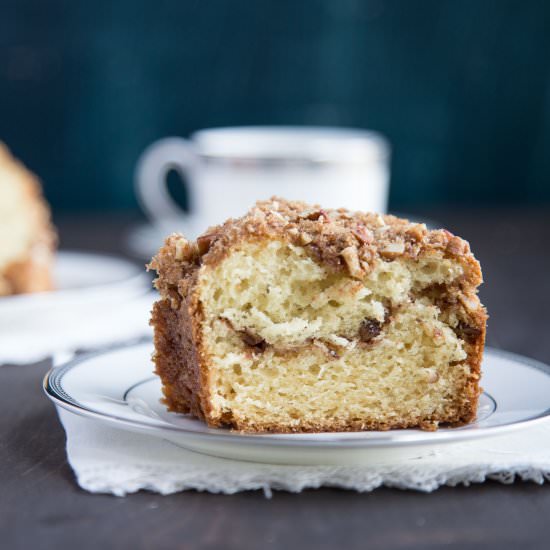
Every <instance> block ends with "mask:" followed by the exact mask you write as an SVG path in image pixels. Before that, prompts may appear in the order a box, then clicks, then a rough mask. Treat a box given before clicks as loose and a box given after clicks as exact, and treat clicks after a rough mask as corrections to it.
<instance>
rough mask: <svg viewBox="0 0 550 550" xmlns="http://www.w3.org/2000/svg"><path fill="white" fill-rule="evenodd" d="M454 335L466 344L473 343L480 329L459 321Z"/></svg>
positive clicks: (478, 335)
mask: <svg viewBox="0 0 550 550" xmlns="http://www.w3.org/2000/svg"><path fill="white" fill-rule="evenodd" d="M455 332H456V335H457V336H458V337H459V338H460V339H461V340H464V341H465V342H468V344H475V342H476V340H477V339H478V338H479V337H480V336H481V329H480V328H477V327H473V326H471V325H468V324H466V323H464V322H463V321H460V322H459V323H458V325H457V327H456V328H455Z"/></svg>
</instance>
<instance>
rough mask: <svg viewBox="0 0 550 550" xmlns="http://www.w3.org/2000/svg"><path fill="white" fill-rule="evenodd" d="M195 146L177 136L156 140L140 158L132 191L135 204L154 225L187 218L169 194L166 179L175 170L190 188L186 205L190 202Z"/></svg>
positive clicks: (196, 159)
mask: <svg viewBox="0 0 550 550" xmlns="http://www.w3.org/2000/svg"><path fill="white" fill-rule="evenodd" d="M198 158H199V157H198V155H197V153H196V152H195V147H194V145H193V144H192V143H191V142H190V141H189V140H187V139H183V138H179V137H170V138H164V139H161V140H159V141H156V142H155V143H153V144H152V145H150V146H149V147H147V149H145V151H144V152H143V153H142V155H141V156H140V157H139V160H138V162H137V166H136V174H135V190H136V196H137V199H138V202H139V204H140V206H141V208H142V209H143V211H144V212H145V214H146V215H147V217H148V218H149V219H150V220H151V221H152V222H153V223H162V222H166V221H167V220H173V219H175V218H178V219H180V220H181V218H187V219H188V218H189V217H190V215H189V214H188V213H187V212H185V211H184V210H183V209H182V208H181V207H180V206H178V204H177V203H176V201H174V199H173V198H172V196H171V195H170V192H169V191H168V186H167V180H166V176H167V175H168V172H170V170H175V171H176V172H177V173H178V174H179V175H180V177H181V178H182V179H184V180H185V185H186V186H187V188H188V189H190V193H189V202H190V203H191V204H192V203H193V191H192V187H193V182H192V178H191V171H192V169H193V168H194V167H195V166H196V165H197V163H198Z"/></svg>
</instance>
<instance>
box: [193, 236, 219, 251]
mask: <svg viewBox="0 0 550 550" xmlns="http://www.w3.org/2000/svg"><path fill="white" fill-rule="evenodd" d="M217 237H218V235H217V234H216V233H205V234H204V235H201V236H200V237H197V247H198V249H199V254H200V255H201V256H203V255H204V254H206V253H207V252H208V251H209V250H210V247H211V246H212V243H213V242H214V241H215V240H216V239H217Z"/></svg>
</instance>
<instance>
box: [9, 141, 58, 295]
mask: <svg viewBox="0 0 550 550" xmlns="http://www.w3.org/2000/svg"><path fill="white" fill-rule="evenodd" d="M55 241H56V238H55V231H54V229H53V226H52V224H51V222H50V210H49V208H48V205H47V204H46V201H45V200H44V197H43V196H42V189H41V186H40V183H39V181H38V179H37V178H36V177H35V176H34V174H32V173H31V172H29V171H28V170H27V169H26V168H25V167H24V166H23V165H22V164H21V163H20V162H18V161H17V160H16V159H15V158H13V157H12V155H11V154H10V152H9V151H8V149H7V148H6V147H5V146H4V145H2V143H0V296H3V295H7V294H21V293H25V292H39V291H42V290H50V289H51V288H52V277H51V269H52V263H53V254H54V248H55Z"/></svg>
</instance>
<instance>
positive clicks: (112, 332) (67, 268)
mask: <svg viewBox="0 0 550 550" xmlns="http://www.w3.org/2000/svg"><path fill="white" fill-rule="evenodd" d="M54 284H55V290H52V291H49V292H38V293H32V294H22V295H17V296H5V297H1V298H0V364H3V363H29V362H33V361H39V360H40V359H43V358H45V357H48V356H51V355H53V354H56V353H58V352H60V351H63V352H65V351H67V350H73V349H78V348H82V347H83V348H87V349H90V346H95V345H105V344H107V343H110V344H112V343H113V342H116V341H121V340H123V339H129V337H131V338H134V337H135V336H138V335H141V336H144V335H145V334H146V330H147V311H148V305H147V304H146V305H145V306H144V307H142V308H141V309H143V310H144V315H143V316H142V317H143V318H142V319H140V320H139V321H140V322H142V323H143V327H144V328H143V329H142V328H141V327H140V330H137V331H136V330H135V329H134V328H133V327H131V326H128V325H129V324H128V323H126V324H125V325H123V324H121V320H120V319H121V315H122V313H123V312H124V311H126V310H125V309H124V308H127V307H129V306H130V305H132V304H135V303H137V301H138V300H140V301H143V300H142V298H146V297H147V295H148V293H151V290H152V286H151V277H150V276H149V275H148V274H147V273H146V272H145V269H144V268H142V267H140V266H138V265H136V264H135V263H133V262H129V261H127V260H124V259H122V258H116V257H113V256H106V255H103V254H92V253H86V252H64V251H62V252H59V253H58V254H57V255H56V259H55V264H54ZM151 294H152V293H151ZM149 301H152V300H149ZM134 309H135V308H134ZM106 312H109V316H108V317H106ZM115 314H116V315H115ZM117 315H118V317H117ZM109 321H111V323H118V326H112V325H111V326H110V325H109ZM136 323H137V319H136ZM98 327H100V328H102V329H103V332H104V333H105V334H103V336H101V334H99V335H98ZM107 332H108V334H107Z"/></svg>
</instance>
